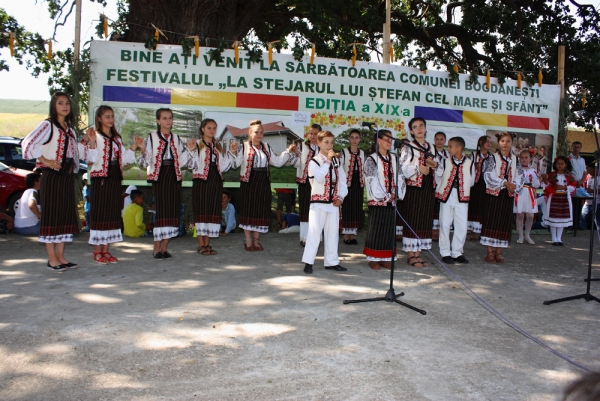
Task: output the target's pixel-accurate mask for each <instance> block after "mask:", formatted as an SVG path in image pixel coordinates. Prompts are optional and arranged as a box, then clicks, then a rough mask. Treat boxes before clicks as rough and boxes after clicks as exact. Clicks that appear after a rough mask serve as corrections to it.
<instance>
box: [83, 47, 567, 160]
mask: <svg viewBox="0 0 600 401" xmlns="http://www.w3.org/2000/svg"><path fill="white" fill-rule="evenodd" d="M208 51H209V49H207V48H201V49H200V53H199V56H198V57H196V56H195V55H194V54H193V53H192V55H190V56H184V55H182V48H181V46H175V45H158V47H157V49H156V50H154V51H151V50H148V49H146V48H144V45H143V44H140V43H127V42H104V41H93V42H92V44H91V60H92V64H91V70H92V74H91V77H92V79H91V81H92V82H91V93H90V115H92V114H93V112H94V110H95V108H96V107H97V106H99V105H100V104H108V105H111V106H113V108H115V111H116V114H117V116H116V117H117V119H116V120H117V129H119V131H120V132H122V133H123V134H124V135H125V136H126V137H127V135H129V134H130V133H133V132H135V133H140V134H144V135H145V134H147V132H144V131H149V130H151V129H155V124H154V117H153V113H154V110H156V109H158V108H159V107H170V108H172V109H174V110H175V111H176V115H175V126H174V132H177V133H179V134H181V135H184V136H186V135H187V136H197V133H198V127H199V123H200V121H201V120H202V119H203V118H207V117H209V118H214V119H215V120H216V121H217V123H218V127H219V137H220V138H221V139H224V140H225V139H227V138H229V139H230V140H231V139H234V138H236V137H238V136H240V135H241V132H242V131H244V130H245V131H247V127H248V121H250V120H251V119H256V118H257V119H261V120H262V121H263V123H269V124H271V123H272V124H274V125H273V126H272V127H273V128H272V129H273V130H275V131H276V132H279V133H280V136H281V135H288V137H287V138H288V140H287V141H288V142H289V141H292V140H294V138H297V137H303V136H304V135H305V134H306V132H308V129H309V127H310V125H311V124H313V123H317V124H320V125H321V126H322V127H323V129H326V130H330V131H332V132H334V134H339V133H341V132H343V131H345V130H347V129H348V128H355V127H359V126H360V124H361V123H362V122H363V121H370V122H375V123H377V124H378V125H379V127H380V128H387V129H390V130H391V131H393V132H394V134H395V135H397V136H398V137H406V135H407V132H408V131H407V127H406V124H407V123H408V121H409V120H410V119H411V118H413V117H415V116H418V117H423V118H424V119H425V120H427V126H428V132H430V133H432V134H433V133H434V132H436V131H443V132H446V134H447V135H448V138H449V137H451V136H454V135H460V136H462V137H463V138H465V141H466V142H467V148H469V149H473V148H474V147H475V146H476V141H477V139H478V138H479V137H480V136H481V135H486V134H490V133H493V132H497V131H510V132H515V133H517V134H518V136H519V137H520V139H521V144H522V145H523V144H524V143H525V141H526V142H527V143H526V146H527V147H535V148H536V149H537V148H539V147H540V146H544V151H545V152H546V156H547V157H548V156H549V155H551V154H552V152H551V148H553V147H554V145H555V137H556V132H557V127H558V111H559V97H560V96H559V91H560V87H559V86H558V85H546V84H544V85H543V86H541V87H540V86H538V85H537V84H536V85H535V86H532V87H529V86H527V84H526V83H523V85H522V87H521V88H518V87H517V84H516V81H507V82H505V83H504V85H499V84H498V82H497V80H496V79H495V78H492V79H491V85H490V87H489V88H488V87H487V86H486V84H485V77H483V76H482V77H479V80H478V81H477V82H473V83H471V82H469V76H468V75H465V74H460V75H459V78H458V80H456V81H452V80H451V79H450V78H449V76H448V73H447V72H440V71H431V70H428V71H427V72H426V73H424V72H421V71H419V70H418V69H414V68H408V67H401V66H398V65H390V64H380V63H375V62H361V61H357V62H356V65H355V66H354V67H353V66H352V64H351V62H350V61H348V60H339V59H330V58H320V57H316V58H315V62H314V64H313V65H311V64H310V62H309V57H308V56H306V57H304V58H303V60H302V61H296V60H294V59H293V57H292V55H289V54H274V55H273V62H272V64H269V62H268V60H267V58H266V57H265V59H263V60H261V61H260V62H258V63H252V62H251V60H249V59H248V58H246V57H244V54H243V53H244V52H243V51H242V52H240V57H239V60H238V61H237V63H236V60H235V56H234V51H233V50H226V51H225V52H224V53H223V60H222V61H221V62H217V61H215V60H213V59H212V58H211V56H210V55H209V53H208ZM177 113H179V114H177ZM228 127H229V128H228ZM280 128H281V129H280ZM178 130H179V131H178ZM282 132H284V133H285V134H282ZM432 134H430V135H428V137H427V138H428V140H430V141H433V138H432V137H433V135H432ZM282 141H284V139H282ZM282 143H283V142H282Z"/></svg>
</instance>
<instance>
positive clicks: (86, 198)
mask: <svg viewBox="0 0 600 401" xmlns="http://www.w3.org/2000/svg"><path fill="white" fill-rule="evenodd" d="M87 177H88V175H87V173H85V174H84V175H83V176H82V179H83V213H84V216H85V229H84V230H83V231H85V232H88V233H89V232H90V214H91V213H90V211H91V210H92V209H91V202H90V199H91V196H90V187H89V186H88V180H87Z"/></svg>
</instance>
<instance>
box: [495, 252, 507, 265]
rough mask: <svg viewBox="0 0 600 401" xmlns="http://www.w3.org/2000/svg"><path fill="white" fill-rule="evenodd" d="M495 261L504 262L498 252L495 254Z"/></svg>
mask: <svg viewBox="0 0 600 401" xmlns="http://www.w3.org/2000/svg"><path fill="white" fill-rule="evenodd" d="M496 262H498V263H504V262H505V259H504V258H503V257H502V255H500V254H498V253H497V254H496Z"/></svg>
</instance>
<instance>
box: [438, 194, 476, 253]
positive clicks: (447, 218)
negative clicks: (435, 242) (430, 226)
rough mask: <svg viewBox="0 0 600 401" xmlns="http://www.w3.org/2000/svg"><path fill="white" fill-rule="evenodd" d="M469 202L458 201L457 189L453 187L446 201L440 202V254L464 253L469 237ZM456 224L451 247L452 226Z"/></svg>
mask: <svg viewBox="0 0 600 401" xmlns="http://www.w3.org/2000/svg"><path fill="white" fill-rule="evenodd" d="M468 214H469V204H468V203H461V202H459V201H458V194H457V191H456V189H453V190H452V192H451V193H450V196H449V197H448V201H447V202H446V203H444V202H440V238H439V244H440V255H442V257H444V256H452V257H453V258H458V257H459V256H460V255H462V254H463V248H464V246H465V240H466V239H467V218H468ZM453 224H454V237H453V238H452V248H451V247H450V245H451V244H450V227H452V225H453Z"/></svg>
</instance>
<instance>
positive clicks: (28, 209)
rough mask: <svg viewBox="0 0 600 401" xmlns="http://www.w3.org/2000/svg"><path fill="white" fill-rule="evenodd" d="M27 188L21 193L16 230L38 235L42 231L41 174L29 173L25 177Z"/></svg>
mask: <svg viewBox="0 0 600 401" xmlns="http://www.w3.org/2000/svg"><path fill="white" fill-rule="evenodd" d="M25 186H26V187H27V190H26V191H25V192H23V195H21V200H20V201H19V209H18V210H17V212H16V213H15V232H16V233H17V234H21V235H38V234H39V233H40V217H41V213H40V206H39V204H38V202H39V201H38V199H39V196H38V190H39V189H40V175H39V174H35V173H30V174H27V176H26V177H25Z"/></svg>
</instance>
